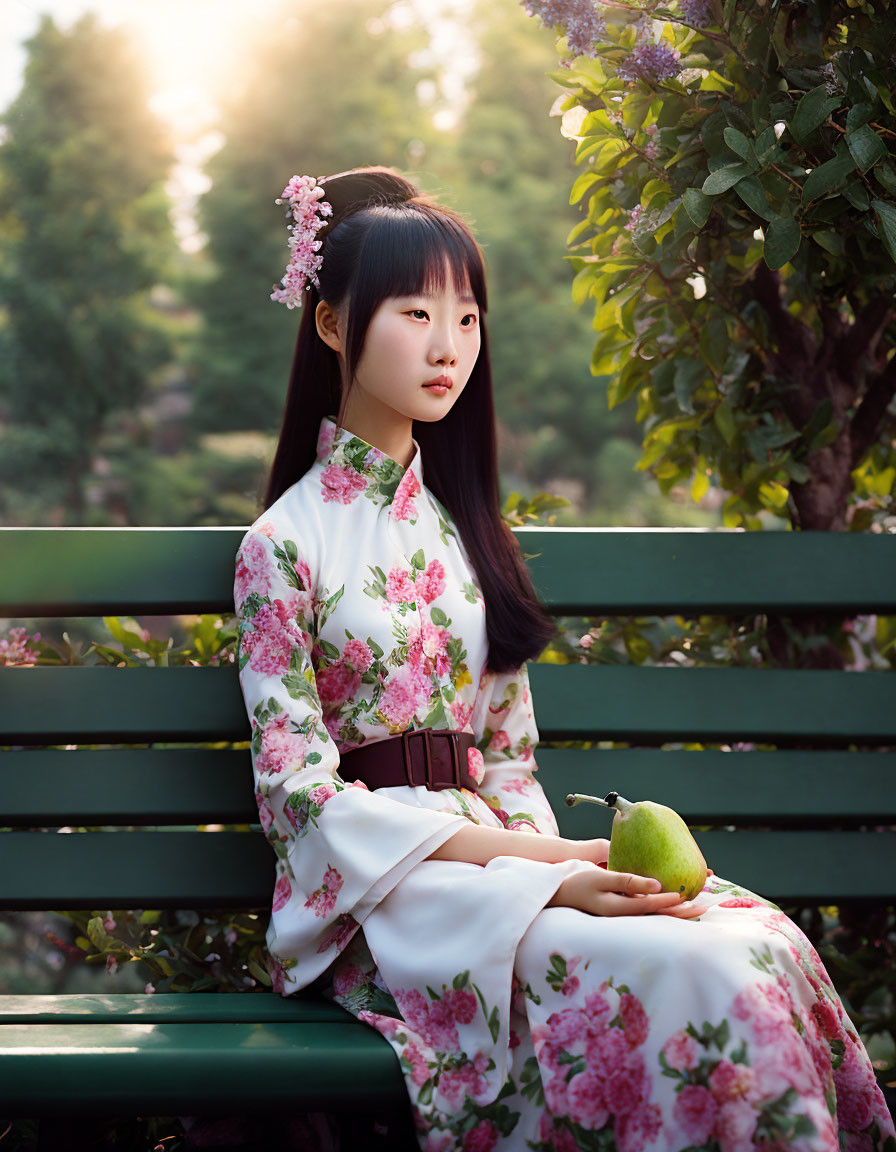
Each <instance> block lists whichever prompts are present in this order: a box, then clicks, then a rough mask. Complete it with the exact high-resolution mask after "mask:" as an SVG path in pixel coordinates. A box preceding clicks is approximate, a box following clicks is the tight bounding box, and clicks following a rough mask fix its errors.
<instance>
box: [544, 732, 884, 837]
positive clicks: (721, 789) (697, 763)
mask: <svg viewBox="0 0 896 1152" xmlns="http://www.w3.org/2000/svg"><path fill="white" fill-rule="evenodd" d="M535 758H536V761H537V763H538V781H539V783H540V784H541V786H542V787H543V788H544V790H545V792H546V793H547V796H548V799H549V800H550V802H551V807H552V808H553V809H554V811H555V813H556V814H557V817H558V819H559V821H560V824H561V826H562V829H563V835H564V836H569V837H571V838H573V839H578V838H580V837H581V838H586V837H589V836H595V835H609V832H606V833H603V832H601V833H598V832H594V831H593V828H594V827H595V824H594V821H595V817H598V816H604V817H605V818H606V820H607V827H608V828H609V825H610V821H611V814H610V813H609V812H607V811H606V810H605V809H601V808H596V807H595V806H594V805H592V804H579V805H577V806H576V807H575V808H568V807H567V806H566V803H565V800H566V796H567V795H568V793H570V792H584V793H586V794H588V795H591V796H594V795H597V796H606V794H607V793H608V792H611V791H615V792H619V793H620V794H621V795H623V796H625V797H626V799H628V800H633V801H634V800H654V801H655V802H656V803H658V804H668V805H669V807H671V808H674V809H675V810H676V812H678V813H680V815H681V816H682V818H683V819H685V820H686V821H688V822H689V823H691V824H718V823H722V824H738V825H742V824H771V825H774V824H787V825H790V826H793V825H801V824H809V823H813V822H814V823H821V822H827V823H830V824H834V825H837V824H849V823H853V824H855V823H858V822H860V821H861V822H863V823H867V824H872V825H878V824H896V753H893V752H868V753H859V752H847V751H841V750H836V751H831V750H825V751H816V750H811V751H809V750H798V749H792V750H789V751H786V752H720V751H714V750H708V751H704V752H688V751H682V750H678V749H667V750H660V749H658V748H618V749H595V750H587V751H586V750H580V749H575V748H539V749H537V750H536V753H535Z"/></svg>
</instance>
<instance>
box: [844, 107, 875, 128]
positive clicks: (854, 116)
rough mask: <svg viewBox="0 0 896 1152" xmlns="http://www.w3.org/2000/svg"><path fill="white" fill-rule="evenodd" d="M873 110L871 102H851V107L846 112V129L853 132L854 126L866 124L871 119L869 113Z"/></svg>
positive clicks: (858, 126)
mask: <svg viewBox="0 0 896 1152" xmlns="http://www.w3.org/2000/svg"><path fill="white" fill-rule="evenodd" d="M873 111H874V108H873V107H872V105H871V104H863V103H859V104H853V106H852V108H850V110H849V111H848V112H847V113H846V131H847V132H855V130H856V128H860V127H861V126H862V125H863V124H867V123H868V121H869V120H870V119H871V113H872V112H873Z"/></svg>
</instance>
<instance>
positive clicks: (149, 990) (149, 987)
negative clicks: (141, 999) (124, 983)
mask: <svg viewBox="0 0 896 1152" xmlns="http://www.w3.org/2000/svg"><path fill="white" fill-rule="evenodd" d="M155 990H156V986H155V984H147V985H146V987H145V988H144V989H143V991H144V992H145V993H146V995H147V996H152V994H153V992H155Z"/></svg>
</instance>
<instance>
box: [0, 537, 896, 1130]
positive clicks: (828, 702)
mask: <svg viewBox="0 0 896 1152" xmlns="http://www.w3.org/2000/svg"><path fill="white" fill-rule="evenodd" d="M516 531H517V535H518V537H519V539H520V542H521V545H522V548H523V551H524V553H526V554H527V556H531V557H532V558H531V559H530V560H529V567H530V571H531V572H532V576H533V579H534V581H535V584H536V587H537V589H538V591H539V595H540V596H541V598H542V600H543V602H544V603H545V604H546V605H547V606H548V607H549V609H550V610H551V612H552V613H554V614H556V615H562V616H593V617H603V616H617V615H623V614H632V615H654V614H657V615H659V614H676V613H677V614H682V615H700V614H717V613H725V614H731V615H744V614H747V613H752V612H768V613H782V614H812V615H818V614H825V613H830V614H834V615H837V614H839V615H841V616H842V615H846V614H859V613H880V614H894V613H896V536H888V535H875V534H831V535H829V534H825V533H820V532H816V533H812V532H805V533H791V532H767V533H743V532H730V531H701V530H674V529H672V530H665V529H645V530H628V529H625V530H602V529H592V528H576V529H561V528H546V529H538V528H523V529H518V530H516ZM243 534H244V529H243V528H226V527H225V528H173V529H169V528H99V529H88V528H63V529H49V528H2V529H0V617H6V618H13V619H15V618H28V619H32V618H38V619H45V618H51V617H78V616H87V617H99V616H102V615H107V614H131V615H140V614H146V615H159V614H181V613H208V612H214V613H222V614H231V613H232V611H233V600H232V588H233V574H234V557H235V553H236V550H237V547H238V545H239V542H240V540H241V539H242V536H243ZM112 670H113V669H111V668H109V667H105V666H100V667H82V666H78V667H73V668H72V667H50V666H35V667H29V668H15V667H11V668H6V667H4V668H0V746H2V749H0V825H2V826H3V828H4V832H3V834H2V835H0V909H5V910H42V909H43V910H46V909H131V908H141V909H190V908H193V909H198V908H201V909H213V908H218V909H222V910H223V909H227V910H243V911H245V910H249V909H255V910H258V911H259V912H261V913H262V914H263V915H267V913H268V911H269V909H270V902H271V892H272V887H273V877H274V855H273V853H272V852H271V849H270V846H269V844H267V842H266V841H265V839H264V836H263V835H262V832H261V828H260V825H259V824H258V823H257V821H258V813H257V809H256V807H255V800H254V796H253V786H252V769H251V762H250V754H249V752H248V750H246V749H245V748H243V749H232V748H223V749H209V748H199V747H192V748H191V747H167V746H166V747H164V748H153V747H150V748H148V749H147V748H130V749H129V748H128V747H127V745H129V744H137V745H139V744H147V743H148V744H153V743H164V744H166V745H170V744H175V745H190V744H194V745H195V744H197V743H201V742H222V741H226V742H232V743H237V742H242V741H246V740H248V738H249V722H248V717H247V715H246V710H245V706H244V703H243V699H242V695H241V693H240V688H239V682H238V679H237V672H236V668H235V667H234V666H233V665H229V666H227V667H226V668H223V669H222V668H213V667H202V668H199V667H172V668H163V667H146V668H134V667H129V668H121V669H114V670H115V672H116V675H115V678H114V679H113V678H112V675H111V671H112ZM530 676H531V684H532V692H533V698H534V702H535V712H536V721H537V724H538V728H539V733H540V737H541V741H542V742H543V743H549V742H560V741H562V742H572V743H573V745H575V743H578V744H581V743H582V742H588V741H594V742H596V741H604V742H606V741H616V742H624V743H626V744H627V745H628V747H624V748H619V749H616V748H608V747H606V746H605V747H597V746H595V747H592V748H581V747H575V746H572V747H563V748H549V747H543V748H541V749H540V750H539V751H538V753H537V760H538V764H539V769H540V771H539V779H540V781H541V782H542V784H543V786H544V787H545V789H546V791H547V793H548V796H549V798H550V800H551V802H552V804H553V806H554V808H555V811H556V812H557V814H558V817H559V820H560V825H561V831H562V833H563V834H564V835H568V836H574V837H583V836H593V835H608V834H609V814H608V813H606V812H605V811H604V810H602V809H597V808H595V807H593V806H591V805H581V806H579V807H577V808H574V809H570V808H567V807H566V806H565V804H564V802H563V801H564V797H565V796H566V794H567V793H568V792H573V791H583V792H589V793H592V794H593V793H598V794H601V795H603V794H604V793H606V792H608V791H610V790H611V789H615V790H618V791H621V792H622V793H623V794H624V795H625V796H627V797H628V798H629V799H631V800H637V799H648V798H649V799H652V800H656V801H660V802H662V803H666V804H669V805H671V806H672V807H674V808H675V809H677V811H679V812H680V813H681V814H682V815H683V816H684V818H685V819H686V820H687V821H688V822H689V823H690V824H692V825H696V826H698V827H699V828H703V827H707V826H708V827H709V830H698V831H697V833H696V838H697V840H698V842H699V843H700V845H701V848H702V850H703V853H704V855H705V857H706V859H707V861H708V863H709V864H710V866H711V867H712V868H713V869H714V870H715V872H716V873H717V874H718V875H721V876H723V877H727V878H730V879H732V880H735V881H737V882H738V883H740V884H742V885H744V886H745V887H747V888H751V889H753V890H755V891H757V892H760V893H762V894H763V895H765V896H767V897H768V898H770V899H772V900H774V901H776V902H777V903H782V902H785V903H786V902H787V901H793V902H808V903H812V904H818V905H828V904H836V903H837V902H839V901H893V900H894V899H896V690H894V689H896V678H894V676H893V675H892V674H891V673H889V672H883V671H877V670H867V671H861V672H858V671H829V670H823V671H815V670H788V669H768V668H750V667H688V668H685V667H668V666H663V667H656V666H636V665H624V664H588V665H583V664H563V665H561V664H550V663H533V664H531V665H530ZM699 742H703V743H732V742H734V743H747V744H748V745H750V744H752V745H755V744H761V745H763V746H764V748H763V750H759V749H747V750H737V749H735V750H730V751H729V750H724V749H723V750H704V749H698V750H691V749H690V748H689V747H687V746H688V745H692V744H694V743H699ZM53 744H56V745H65V744H74V745H90V744H99V745H120V746H122V747H109V748H98V749H86V748H77V749H75V750H64V749H62V748H59V749H54V748H49V747H46V746H47V745H53ZM670 744H671V745H673V747H671V748H664V747H662V746H663V745H670ZM769 745H772V746H774V747H773V748H772V749H770V750H767V749H768V746H769ZM7 746H9V747H7ZM210 823H214V824H220V825H231V826H232V825H251V828H250V829H249V830H233V829H231V830H227V829H225V830H220V831H202V830H200V829H198V828H197V827H196V825H198V824H210ZM63 826H75V827H77V826H89V827H94V828H104V829H106V828H114V829H117V830H103V831H85V832H72V833H71V834H67V835H58V834H57V835H50V834H46V832H45V831H44V830H45V829H53V828H59V827H63ZM406 1099H407V1098H406V1095H405V1089H404V1083H403V1080H402V1077H401V1073H400V1068H399V1064H398V1061H397V1059H396V1057H395V1055H394V1053H393V1051H392V1049H391V1047H390V1046H389V1044H388V1043H387V1042H386V1041H385V1040H384V1038H383V1037H382V1036H380V1035H379V1033H377V1032H376V1031H375V1030H374V1029H372V1028H369V1027H367V1026H366V1025H364V1024H361V1023H359V1022H357V1021H356V1020H355V1019H354V1018H353V1017H352V1016H351V1015H349V1014H348V1013H347V1012H344V1011H343V1010H342V1009H341V1008H339V1007H337V1006H335V1005H332V1004H329V1003H326V1002H324V1001H322V1000H320V999H314V998H306V999H301V998H296V997H292V998H284V997H281V996H279V995H276V994H273V993H271V992H270V991H264V992H261V991H252V992H247V993H246V994H244V995H233V994H226V993H207V992H204V993H192V994H169V995H144V994H137V995H120V994H119V995H115V994H109V995H107V994H79V995H59V996H52V995H11V996H0V1117H3V1118H4V1119H7V1118H13V1117H30V1118H56V1119H55V1120H51V1121H49V1122H50V1123H51V1124H56V1125H57V1126H58V1124H59V1123H60V1120H59V1118H63V1117H86V1116H91V1115H92V1116H108V1117H111V1116H137V1115H141V1116H173V1115H208V1116H213V1115H222V1114H233V1113H235V1112H246V1113H250V1112H255V1111H259V1112H267V1113H271V1112H280V1113H285V1112H287V1111H297V1110H333V1111H335V1112H338V1113H342V1114H359V1113H365V1112H372V1111H374V1110H378V1111H379V1112H380V1113H381V1114H382V1113H384V1111H385V1112H388V1111H389V1110H391V1111H392V1112H393V1113H394V1115H395V1116H402V1117H404V1119H403V1121H402V1122H403V1123H404V1124H405V1125H408V1124H409V1121H408V1118H407V1117H408V1109H407V1102H406ZM405 1131H406V1132H407V1128H406V1130H405ZM404 1138H405V1139H406V1140H407V1142H408V1143H407V1146H408V1147H412V1146H414V1145H413V1144H412V1143H411V1140H410V1137H408V1136H407V1135H406V1136H405V1137H404ZM393 1146H395V1147H397V1146H398V1145H397V1144H396V1145H393Z"/></svg>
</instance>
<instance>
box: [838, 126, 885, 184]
mask: <svg viewBox="0 0 896 1152" xmlns="http://www.w3.org/2000/svg"><path fill="white" fill-rule="evenodd" d="M846 146H847V148H849V151H850V153H851V154H852V158H853V160H855V162H856V167H857V168H858V170H859V171H860V172H862V173H863V174H864V173H865V172H867V171H868V169H869V168H871V167H872V166H873V165H874V164H876V163H877V161H878V160H881V159H882V158H883V157H884V156H886V155H887V146H886V144H884V142H883V140H881V138H880V136H878V134H877V133H876V132H875V131H874V129H873V128H871V127H869V126H868V125H867V124H863V125H862V126H861V127H860V128H857V129H856V130H855V132H847V133H846Z"/></svg>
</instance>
